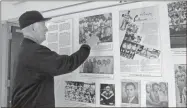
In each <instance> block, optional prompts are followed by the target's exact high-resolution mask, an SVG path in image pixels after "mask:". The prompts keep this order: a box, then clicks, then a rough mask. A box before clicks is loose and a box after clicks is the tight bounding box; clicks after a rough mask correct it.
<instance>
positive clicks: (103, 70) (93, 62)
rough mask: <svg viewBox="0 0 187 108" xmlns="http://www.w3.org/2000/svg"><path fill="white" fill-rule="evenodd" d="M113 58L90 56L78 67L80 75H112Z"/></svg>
mask: <svg viewBox="0 0 187 108" xmlns="http://www.w3.org/2000/svg"><path fill="white" fill-rule="evenodd" d="M113 63H114V60H113V56H92V57H88V59H87V60H86V61H85V62H84V63H83V65H82V66H81V67H80V73H87V74H113V73H114V71H113V68H114V64H113Z"/></svg>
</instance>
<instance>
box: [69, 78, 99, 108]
mask: <svg viewBox="0 0 187 108" xmlns="http://www.w3.org/2000/svg"><path fill="white" fill-rule="evenodd" d="M65 100H68V101H75V102H83V103H91V104H95V83H85V82H75V81H66V82H65Z"/></svg>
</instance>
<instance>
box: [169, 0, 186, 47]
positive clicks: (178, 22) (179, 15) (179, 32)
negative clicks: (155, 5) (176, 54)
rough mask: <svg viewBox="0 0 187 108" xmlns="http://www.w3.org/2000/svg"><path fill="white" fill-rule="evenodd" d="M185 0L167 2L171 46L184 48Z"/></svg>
mask: <svg viewBox="0 0 187 108" xmlns="http://www.w3.org/2000/svg"><path fill="white" fill-rule="evenodd" d="M186 16H187V1H177V2H172V3H169V4H168V18H169V30H170V41H171V48H186V39H187V38H186V37H187V33H186V25H187V24H186V23H187V22H186Z"/></svg>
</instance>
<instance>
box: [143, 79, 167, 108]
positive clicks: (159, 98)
mask: <svg viewBox="0 0 187 108" xmlns="http://www.w3.org/2000/svg"><path fill="white" fill-rule="evenodd" d="M146 106H147V107H168V83H166V82H150V83H147V84H146Z"/></svg>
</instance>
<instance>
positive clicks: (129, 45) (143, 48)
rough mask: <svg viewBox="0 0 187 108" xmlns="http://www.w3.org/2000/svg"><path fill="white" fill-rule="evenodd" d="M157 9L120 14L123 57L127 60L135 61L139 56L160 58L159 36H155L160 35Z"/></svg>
mask: <svg viewBox="0 0 187 108" xmlns="http://www.w3.org/2000/svg"><path fill="white" fill-rule="evenodd" d="M156 9H157V7H145V8H139V9H132V10H124V11H120V12H119V17H120V19H119V28H120V29H119V33H120V34H119V35H120V42H121V43H120V55H121V57H124V58H127V59H135V57H136V56H137V55H138V56H142V57H146V58H148V59H157V58H158V57H159V55H160V51H159V50H157V49H155V47H156V48H159V47H158V45H157V43H158V41H159V40H158V38H157V37H158V35H155V34H158V30H157V29H158V27H157V20H156V19H157V12H156ZM153 22H154V23H153ZM153 24H154V25H153ZM150 25H151V27H150ZM152 38H154V39H155V40H154V42H151V40H150V39H152ZM138 56H137V57H138Z"/></svg>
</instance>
